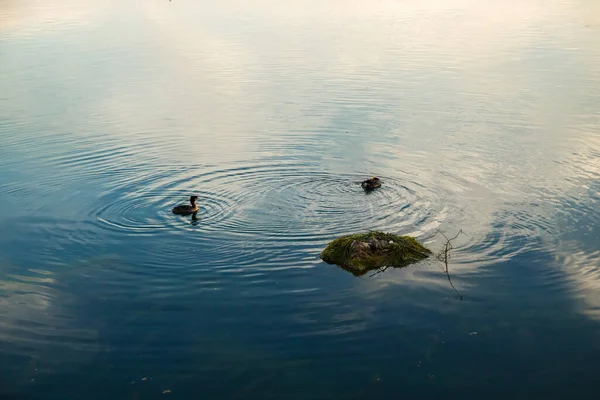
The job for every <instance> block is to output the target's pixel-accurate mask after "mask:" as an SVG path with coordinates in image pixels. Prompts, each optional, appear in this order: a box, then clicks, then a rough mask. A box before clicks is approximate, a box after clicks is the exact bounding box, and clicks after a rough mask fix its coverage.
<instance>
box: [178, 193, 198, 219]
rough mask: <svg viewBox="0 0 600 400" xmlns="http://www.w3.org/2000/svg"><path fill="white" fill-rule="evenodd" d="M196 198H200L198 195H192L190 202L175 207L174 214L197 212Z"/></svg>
mask: <svg viewBox="0 0 600 400" xmlns="http://www.w3.org/2000/svg"><path fill="white" fill-rule="evenodd" d="M196 200H198V196H192V197H190V204H189V205H188V204H185V205H182V206H177V207H173V214H181V215H186V214H195V213H197V212H198V206H197V205H196Z"/></svg>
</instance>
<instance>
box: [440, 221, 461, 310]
mask: <svg viewBox="0 0 600 400" xmlns="http://www.w3.org/2000/svg"><path fill="white" fill-rule="evenodd" d="M437 232H438V233H439V234H441V235H442V236H443V237H444V239H446V244H444V249H443V250H442V251H441V252H440V253H439V254H438V256H437V257H438V260H440V261H442V262H443V263H444V265H445V266H446V270H445V271H444V272H445V273H446V276H447V277H448V282H450V286H452V289H454V291H455V292H456V294H457V295H458V298H459V299H461V300H462V299H463V297H462V295H461V294H460V293H459V292H458V290H456V288H455V287H454V284H453V283H452V279H451V278H450V272H449V271H448V258H450V250H452V249H453V248H454V246H452V241H453V240H455V239H456V238H457V237H458V236H459V235H460V234H463V235H465V236H468V235H467V234H466V233H464V232H463V230H462V229H461V230H460V231H458V233H457V234H456V235H455V236H454V237H453V238H451V239H448V236H446V235H445V234H444V232H442V231H440V230H439V229H438V231H437Z"/></svg>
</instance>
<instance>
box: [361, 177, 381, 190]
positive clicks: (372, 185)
mask: <svg viewBox="0 0 600 400" xmlns="http://www.w3.org/2000/svg"><path fill="white" fill-rule="evenodd" d="M360 186H361V187H362V188H363V189H365V190H373V189H377V188H379V187H381V180H380V179H379V178H377V177H376V176H373V177H371V179H367V180H366V181H363V182H362V183H361V184H360Z"/></svg>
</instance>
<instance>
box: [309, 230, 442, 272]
mask: <svg viewBox="0 0 600 400" xmlns="http://www.w3.org/2000/svg"><path fill="white" fill-rule="evenodd" d="M430 255H431V251H430V250H429V249H427V248H426V247H425V246H423V245H422V244H421V243H419V242H418V241H417V240H416V239H415V238H413V237H411V236H398V235H393V234H391V233H384V232H377V231H372V232H368V233H361V234H355V235H348V236H342V237H340V238H338V239H335V240H334V241H332V242H331V243H329V245H328V246H327V247H326V248H325V249H324V250H323V251H322V252H321V259H322V260H323V261H325V262H326V263H328V264H336V265H339V266H340V267H342V268H343V269H345V270H346V271H349V272H351V273H352V274H354V275H355V276H361V275H364V274H365V273H367V272H368V271H371V270H375V269H379V268H383V267H394V268H402V267H406V266H407V265H410V264H412V263H415V262H418V261H421V260H424V259H426V258H427V257H429V256H430Z"/></svg>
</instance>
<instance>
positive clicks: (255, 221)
mask: <svg viewBox="0 0 600 400" xmlns="http://www.w3.org/2000/svg"><path fill="white" fill-rule="evenodd" d="M170 175H171V173H169V172H168V171H162V173H159V174H158V175H157V176H151V175H145V176H144V175H143V176H142V178H141V179H139V180H135V179H134V180H125V181H123V183H124V185H122V186H118V187H113V188H112V189H111V190H110V191H108V192H106V193H105V194H104V195H103V196H102V197H100V198H98V199H96V201H95V203H94V204H93V205H92V207H91V208H92V209H93V210H94V216H95V218H96V219H97V221H98V224H99V226H100V227H102V228H104V229H108V230H109V231H111V232H112V233H113V234H150V235H151V234H157V233H159V232H161V231H167V230H168V231H171V232H172V233H178V232H177V227H178V226H185V225H183V224H182V223H183V222H184V221H188V220H189V217H188V218H185V217H183V218H182V217H180V216H174V215H172V214H171V212H170V208H171V207H172V206H173V205H175V204H177V203H185V202H186V201H187V196H189V195H191V194H196V195H197V196H198V197H199V199H198V205H199V208H200V210H199V212H198V215H197V217H198V220H199V221H198V223H197V224H196V225H195V229H196V230H197V231H200V232H202V231H211V232H215V231H219V232H221V233H222V234H231V235H235V236H243V237H245V238H247V239H248V238H260V239H261V240H266V239H267V238H274V239H277V241H280V242H281V241H304V242H314V241H317V242H319V241H322V240H324V239H327V238H331V236H332V235H339V234H343V233H348V232H354V231H357V230H365V229H383V230H390V231H394V232H406V231H411V232H407V233H414V230H415V229H417V230H418V229H419V227H421V226H424V225H427V224H428V223H430V222H431V220H433V219H435V216H436V215H437V214H438V212H439V210H434V209H433V207H432V204H434V203H435V202H436V199H434V198H429V199H428V198H426V197H423V196H422V194H421V193H420V192H419V191H418V189H419V187H418V186H416V185H415V186H414V187H412V188H410V187H407V186H405V185H402V184H401V183H400V182H399V180H397V179H395V178H393V177H386V176H384V177H381V178H382V180H383V182H384V184H383V187H382V188H381V189H379V190H376V191H373V192H370V193H365V192H364V191H363V190H362V188H361V187H360V180H361V179H363V178H364V176H367V175H366V174H365V175H334V174H333V173H327V172H322V171H316V170H315V169H312V168H310V167H307V166H304V165H299V164H287V165H281V164H280V165H276V164H265V165H259V166H252V167H235V168H230V169H224V170H215V169H209V168H207V167H200V166H199V167H197V168H195V169H192V168H188V169H187V170H184V171H181V170H179V172H178V179H176V180H172V179H171V180H169V179H168V178H166V176H170ZM139 188H150V189H146V190H144V189H141V190H140V189H139Z"/></svg>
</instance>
